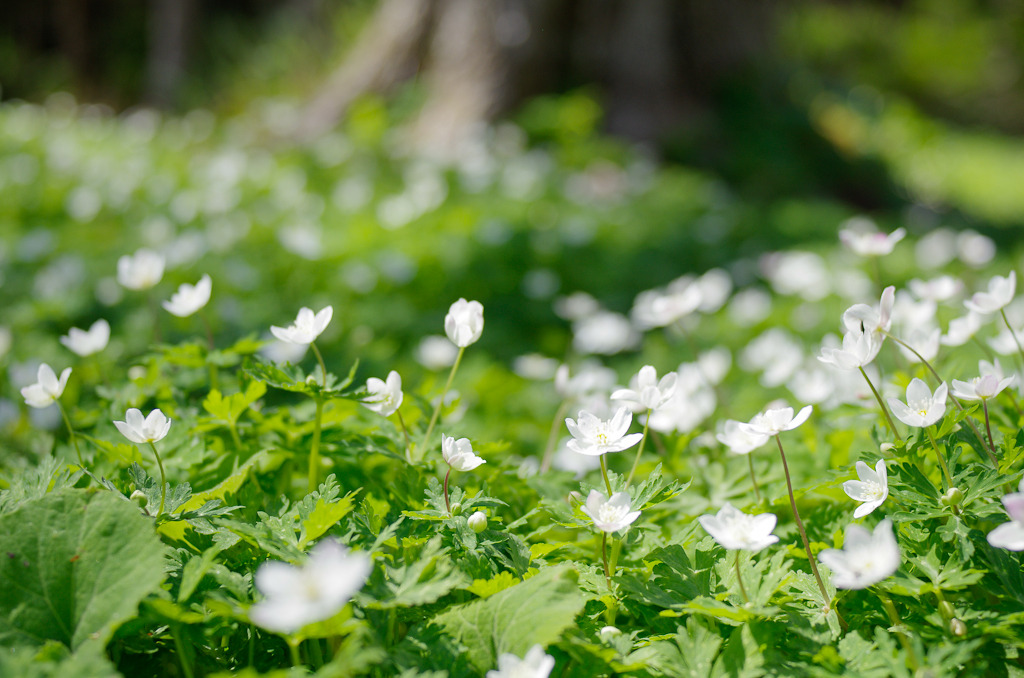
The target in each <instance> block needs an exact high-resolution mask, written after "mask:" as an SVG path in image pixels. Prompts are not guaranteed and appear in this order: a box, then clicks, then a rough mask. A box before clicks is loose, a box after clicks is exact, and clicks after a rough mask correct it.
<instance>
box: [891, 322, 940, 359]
mask: <svg viewBox="0 0 1024 678" xmlns="http://www.w3.org/2000/svg"><path fill="white" fill-rule="evenodd" d="M941 338H942V332H941V331H940V330H939V329H938V328H937V327H936V328H929V327H918V328H916V329H914V330H912V331H911V332H910V334H909V335H907V336H906V337H905V338H904V343H905V344H907V346H910V347H912V348H913V349H914V351H917V352H918V353H919V354H920V355H921V358H924V359H925V360H927V361H929V362H930V361H932V360H935V357H936V356H938V355H939V345H940V342H941ZM900 353H902V354H903V357H904V358H906V359H907V360H908V361H910V362H912V363H919V362H921V359H920V358H918V357H917V355H915V354H914V352H913V351H911V350H910V349H908V348H906V347H905V346H903V345H902V344H901V345H900Z"/></svg>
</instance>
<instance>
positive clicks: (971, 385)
mask: <svg viewBox="0 0 1024 678" xmlns="http://www.w3.org/2000/svg"><path fill="white" fill-rule="evenodd" d="M1015 378H1016V376H1015V375H1012V374H1011V375H1010V376H1008V377H1006V378H1005V379H1000V378H999V377H998V376H996V375H995V374H983V375H981V376H980V377H975V378H974V379H971V380H970V381H959V380H957V379H954V380H953V397H954V398H960V399H961V400H988V399H989V398H994V397H996V396H997V395H999V394H1000V393H1002V391H1003V389H1005V388H1006V387H1007V386H1009V385H1010V384H1012V383H1013V381H1014V379H1015Z"/></svg>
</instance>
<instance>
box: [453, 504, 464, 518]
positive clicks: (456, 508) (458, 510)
mask: <svg viewBox="0 0 1024 678" xmlns="http://www.w3.org/2000/svg"><path fill="white" fill-rule="evenodd" d="M460 513H462V504H460V503H459V502H455V503H454V504H452V515H453V516H457V515H459V514H460Z"/></svg>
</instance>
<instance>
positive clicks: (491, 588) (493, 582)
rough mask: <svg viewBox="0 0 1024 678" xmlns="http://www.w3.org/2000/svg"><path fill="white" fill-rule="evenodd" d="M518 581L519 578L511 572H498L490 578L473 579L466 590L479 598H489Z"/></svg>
mask: <svg viewBox="0 0 1024 678" xmlns="http://www.w3.org/2000/svg"><path fill="white" fill-rule="evenodd" d="M518 583H519V579H518V578H516V576H515V575H514V574H512V573H511V572H499V573H498V574H496V575H494V576H493V577H491V578H490V579H474V580H473V583H472V584H471V585H469V586H467V587H466V590H467V591H469V592H470V593H472V594H474V595H477V596H480V597H481V598H489V597H490V596H493V595H494V594H495V593H498V592H499V591H504V590H505V589H507V588H510V587H512V586H515V585H516V584H518Z"/></svg>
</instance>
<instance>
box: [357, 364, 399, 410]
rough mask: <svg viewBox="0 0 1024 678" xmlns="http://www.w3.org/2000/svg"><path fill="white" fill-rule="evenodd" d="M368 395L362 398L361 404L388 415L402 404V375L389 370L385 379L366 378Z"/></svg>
mask: <svg viewBox="0 0 1024 678" xmlns="http://www.w3.org/2000/svg"><path fill="white" fill-rule="evenodd" d="M366 390H367V391H368V392H369V394H370V395H368V396H366V398H364V399H363V406H364V407H366V408H368V409H371V410H373V411H374V412H376V413H377V414H379V415H381V416H383V417H390V416H391V415H392V414H394V413H395V411H396V410H397V409H398V408H399V407H401V405H402V376H401V375H400V374H398V372H396V371H394V370H391V371H390V372H388V378H387V381H384V380H383V379H378V378H377V377H370V378H369V379H367V380H366Z"/></svg>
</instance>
